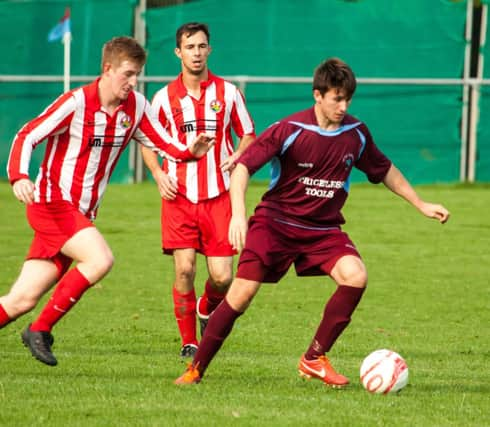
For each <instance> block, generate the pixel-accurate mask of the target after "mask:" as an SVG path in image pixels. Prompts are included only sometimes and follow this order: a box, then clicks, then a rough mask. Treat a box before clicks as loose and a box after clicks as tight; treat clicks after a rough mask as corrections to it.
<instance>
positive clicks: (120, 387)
mask: <svg viewBox="0 0 490 427" xmlns="http://www.w3.org/2000/svg"><path fill="white" fill-rule="evenodd" d="M264 188H265V187H264V186H261V185H252V186H251V188H250V191H249V202H250V212H251V209H252V207H253V206H254V205H255V203H256V201H257V200H258V199H259V197H260V195H261V194H262V192H263V190H264ZM418 191H419V193H420V194H421V195H422V196H423V197H424V198H426V199H427V200H431V201H438V202H441V203H444V204H445V205H446V206H447V207H448V208H449V209H450V211H451V212H452V218H451V220H450V222H449V223H448V224H446V225H444V226H441V225H440V224H438V223H436V222H435V221H431V220H428V219H425V218H423V217H422V216H421V215H419V214H418V213H417V212H416V211H415V210H414V209H412V208H410V206H409V205H408V204H406V203H405V202H403V201H401V200H399V199H398V198H397V197H396V196H394V195H392V194H391V193H390V192H389V191H387V190H385V189H383V188H382V187H381V186H372V185H354V186H353V187H352V189H351V197H350V199H349V200H348V203H347V205H346V207H345V209H344V214H345V216H346V218H347V224H346V226H345V230H346V231H348V232H349V234H350V236H351V238H352V239H353V241H354V242H355V243H356V244H357V246H358V248H359V250H360V251H361V254H362V255H363V258H364V261H365V263H366V265H367V267H368V271H369V276H370V282H369V286H368V291H367V292H366V294H365V296H364V298H363V300H362V302H361V304H360V306H359V308H358V310H357V311H356V313H355V315H354V318H353V321H352V323H351V325H350V326H349V328H348V329H347V330H346V331H345V333H344V334H343V335H342V336H341V338H340V339H339V341H338V342H337V343H336V345H335V347H334V349H333V351H332V353H331V359H332V361H333V364H334V366H336V368H338V370H339V371H340V372H342V373H344V374H346V375H347V376H349V377H350V378H351V380H352V385H351V386H349V387H348V388H347V389H345V390H340V391H339V390H333V389H329V388H326V387H324V386H322V385H321V383H320V382H318V381H311V382H305V381H303V380H301V379H300V378H299V377H298V376H297V372H296V365H297V362H298V359H299V357H300V355H301V353H302V352H304V350H305V349H306V347H307V346H308V344H309V342H310V340H311V338H312V336H313V334H314V331H315V329H316V326H317V323H318V321H319V320H320V316H321V313H322V311H323V306H324V304H325V301H326V299H327V298H328V297H329V295H330V294H331V293H332V292H333V289H334V286H333V284H332V282H331V281H330V279H328V278H326V277H325V278H321V277H320V278H318V277H317V278H302V279H298V278H297V277H296V276H295V275H294V273H293V272H290V273H288V275H287V276H286V277H285V278H284V279H283V280H282V281H281V282H280V283H279V284H278V285H264V286H263V288H262V290H261V291H260V293H259V294H258V296H257V298H256V300H255V301H254V303H253V304H252V306H251V307H250V309H249V310H248V311H247V313H246V314H245V315H244V316H243V317H241V318H240V319H239V320H238V321H237V323H236V326H235V329H234V331H233V333H232V334H231V335H230V337H229V339H228V340H227V341H226V342H225V344H224V346H223V348H222V350H221V351H220V352H219V353H218V355H217V356H216V358H215V360H214V361H213V363H212V364H211V365H210V367H209V369H208V371H207V375H206V377H205V380H204V381H203V382H202V383H201V384H200V385H198V386H195V387H188V388H178V387H176V386H174V385H173V384H172V381H173V380H174V379H175V378H176V377H177V376H178V375H180V374H181V372H182V371H183V368H184V365H183V364H182V363H181V362H180V360H179V357H178V352H179V347H180V342H179V338H178V333H177V327H176V324H175V321H174V317H173V310H172V300H171V285H172V281H173V273H172V261H171V258H169V257H164V256H162V255H161V254H160V249H159V247H160V230H159V227H160V225H159V200H158V196H157V190H156V188H155V187H154V186H153V185H151V184H144V185H134V186H126V185H112V186H110V188H109V189H108V192H107V195H106V197H105V200H104V203H103V205H102V208H101V210H100V212H99V220H98V221H97V225H98V228H99V229H100V230H101V231H102V233H103V234H104V235H105V237H106V239H107V240H108V242H109V244H110V245H111V247H112V249H113V251H114V254H115V257H116V263H115V265H114V268H113V270H112V272H111V273H110V274H109V275H108V276H107V277H106V278H105V279H104V280H103V282H101V283H100V284H98V285H96V287H95V288H94V289H92V290H90V291H89V292H87V294H85V296H84V298H83V299H82V300H81V301H80V303H79V304H78V305H77V306H76V307H75V309H74V310H72V311H71V312H70V313H69V314H68V315H67V316H66V317H65V318H64V319H63V321H62V322H60V323H59V324H58V325H57V326H56V328H55V329H54V335H55V338H56V344H55V347H54V350H55V354H56V356H57V358H58V360H59V365H58V366H57V367H55V368H51V367H47V366H45V365H43V364H41V363H39V362H37V361H36V360H34V359H33V358H32V357H31V356H30V354H29V352H28V351H27V350H26V349H25V348H24V347H23V346H22V344H21V342H20V338H19V332H20V331H21V330H22V329H23V328H24V327H25V325H26V324H27V323H29V322H30V321H32V320H33V319H34V317H35V316H36V315H37V314H38V313H39V310H40V306H38V307H37V308H36V309H35V310H34V311H33V312H31V313H29V314H27V315H25V316H24V317H23V318H21V319H19V320H17V322H15V323H13V324H11V325H9V326H8V327H7V328H5V329H2V330H1V331H0V425H2V426H9V427H10V426H38V425H39V426H41V425H42V426H198V425H208V426H314V425H327V426H395V425H396V426H482V425H489V419H490V413H489V409H488V408H489V402H490V399H489V396H490V393H489V392H490V374H489V372H490V371H489V369H488V366H489V361H490V359H489V344H490V339H489V338H490V334H489V325H490V314H489V312H490V310H489V301H490V299H489V281H490V280H489V276H490V275H489V266H490V256H489V248H490V213H489V212H488V209H489V206H490V187H489V186H485V185H479V186H461V185H440V186H421V187H418ZM0 236H1V242H2V243H1V245H0V271H1V278H2V279H1V282H0V294H4V293H6V292H7V291H8V289H9V287H10V285H11V283H12V282H13V280H14V279H15V277H16V275H17V274H18V271H19V267H20V264H21V262H22V259H23V256H24V254H25V252H26V251H27V248H28V245H29V242H30V238H31V233H30V229H29V228H28V226H27V223H26V221H25V217H24V209H23V206H22V205H21V204H20V203H18V202H17V201H16V200H15V199H14V197H13V195H12V193H11V189H10V187H9V186H8V184H6V183H1V184H0ZM203 261H204V259H202V258H199V260H198V264H199V265H198V281H197V284H196V288H197V291H198V292H200V291H201V290H202V287H203V283H204V280H205V268H204V262H203ZM43 301H45V299H44V300H43ZM378 348H390V349H393V350H396V351H398V352H399V353H401V354H402V355H403V356H404V357H405V359H406V360H407V363H408V365H409V369H410V382H409V385H408V386H407V387H406V388H405V389H404V390H403V391H402V392H401V393H399V394H397V395H389V396H378V395H370V394H369V393H367V392H366V391H364V390H363V388H362V387H361V386H360V384H359V382H358V370H359V366H360V363H361V361H362V359H363V358H364V357H365V356H366V355H367V354H368V353H370V352H371V351H373V350H375V349H378Z"/></svg>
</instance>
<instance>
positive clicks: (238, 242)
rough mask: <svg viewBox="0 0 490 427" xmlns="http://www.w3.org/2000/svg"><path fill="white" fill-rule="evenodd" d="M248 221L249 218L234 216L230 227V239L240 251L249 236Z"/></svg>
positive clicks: (231, 243) (232, 244) (234, 247)
mask: <svg viewBox="0 0 490 427" xmlns="http://www.w3.org/2000/svg"><path fill="white" fill-rule="evenodd" d="M247 231H248V223H247V218H245V217H241V216H232V217H231V220H230V226H229V228H228V241H229V242H230V245H231V246H232V247H233V249H235V250H236V251H238V252H240V251H241V250H242V248H243V246H244V245H245V237H246V236H247Z"/></svg>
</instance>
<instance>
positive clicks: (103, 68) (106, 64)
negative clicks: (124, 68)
mask: <svg viewBox="0 0 490 427" xmlns="http://www.w3.org/2000/svg"><path fill="white" fill-rule="evenodd" d="M111 65H112V64H111V63H110V62H104V66H103V67H102V72H103V73H107V72H108V71H109V70H110V69H111Z"/></svg>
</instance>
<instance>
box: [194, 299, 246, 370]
mask: <svg viewBox="0 0 490 427" xmlns="http://www.w3.org/2000/svg"><path fill="white" fill-rule="evenodd" d="M242 314H243V313H240V312H239V311H235V310H233V308H231V307H230V305H229V304H228V301H226V299H224V300H223V302H222V303H221V304H220V305H219V306H218V307H217V308H216V310H214V312H213V315H212V316H210V317H209V322H208V325H207V326H206V332H205V333H204V337H203V338H202V339H201V343H200V344H199V348H198V349H197V353H196V355H195V356H194V360H193V362H192V364H193V365H194V366H197V369H198V370H199V373H200V374H201V376H202V375H203V374H204V371H205V370H206V368H207V367H208V365H209V363H211V360H212V359H213V357H214V355H215V354H216V353H217V352H218V350H219V349H220V348H221V346H222V344H223V341H224V340H225V339H226V337H227V336H228V335H229V334H230V332H231V330H232V329H233V325H234V323H235V320H236V319H237V318H238V317H239V316H241V315H242Z"/></svg>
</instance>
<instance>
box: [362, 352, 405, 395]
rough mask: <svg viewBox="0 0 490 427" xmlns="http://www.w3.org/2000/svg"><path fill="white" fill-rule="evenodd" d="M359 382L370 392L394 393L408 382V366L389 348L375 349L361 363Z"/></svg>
mask: <svg viewBox="0 0 490 427" xmlns="http://www.w3.org/2000/svg"><path fill="white" fill-rule="evenodd" d="M360 375H361V383H362V385H363V386H364V388H365V389H366V390H367V391H369V392H370V393H382V394H388V393H394V392H397V391H400V390H401V389H402V388H403V387H405V386H406V385H407V383H408V366H407V363H406V362H405V360H404V359H403V357H401V356H400V355H399V354H398V353H395V352H394V351H391V350H386V349H383V350H376V351H373V352H372V353H371V354H370V355H368V356H367V357H366V358H365V359H364V361H363V362H362V364H361V372H360Z"/></svg>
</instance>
